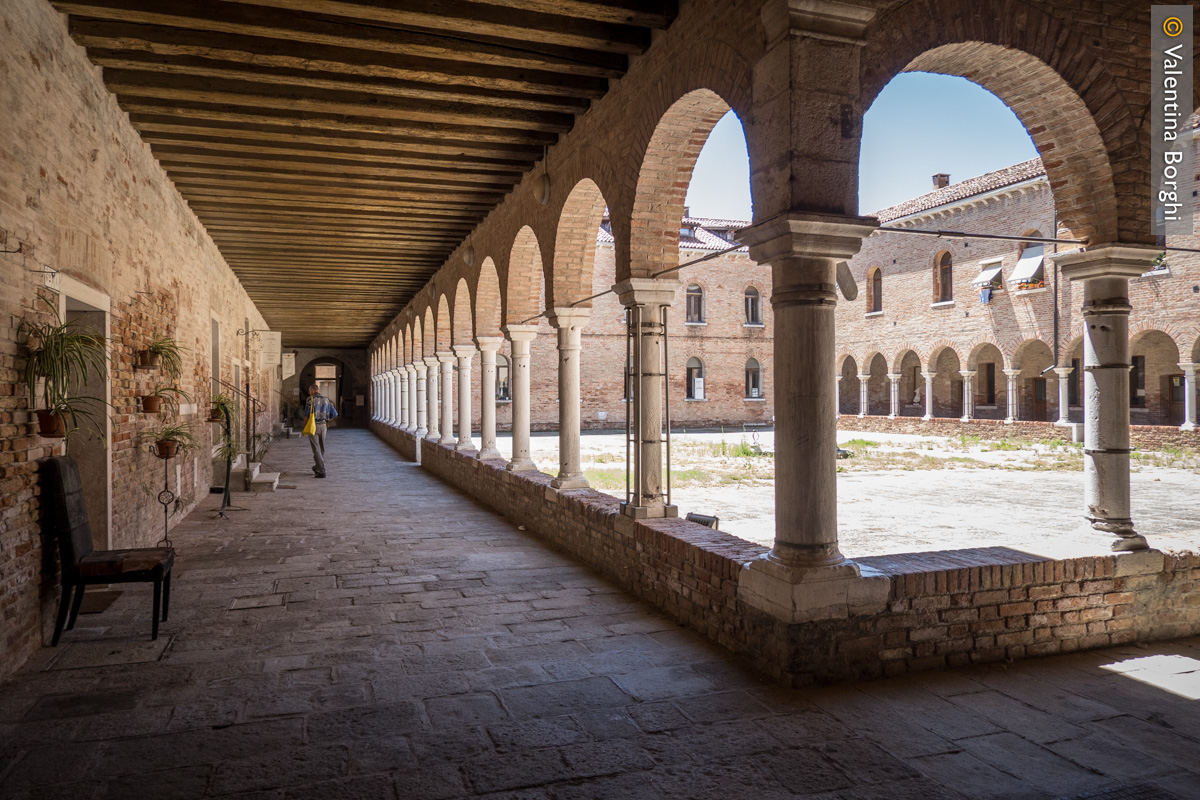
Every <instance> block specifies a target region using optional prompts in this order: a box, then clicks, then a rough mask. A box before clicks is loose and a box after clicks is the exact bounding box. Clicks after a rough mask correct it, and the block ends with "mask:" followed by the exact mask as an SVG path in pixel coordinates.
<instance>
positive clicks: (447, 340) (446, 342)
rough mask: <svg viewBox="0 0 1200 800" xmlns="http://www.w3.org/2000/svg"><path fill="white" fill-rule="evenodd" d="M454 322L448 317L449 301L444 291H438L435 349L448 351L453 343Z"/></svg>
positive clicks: (440, 351) (439, 351)
mask: <svg viewBox="0 0 1200 800" xmlns="http://www.w3.org/2000/svg"><path fill="white" fill-rule="evenodd" d="M453 338H454V323H453V320H451V318H450V302H449V300H448V299H447V298H446V295H445V293H444V292H443V293H439V295H438V300H437V342H436V345H435V348H434V349H435V351H436V352H438V353H449V352H450V346H451V345H452V344H453V343H454V342H453Z"/></svg>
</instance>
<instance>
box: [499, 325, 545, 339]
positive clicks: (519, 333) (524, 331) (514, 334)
mask: <svg viewBox="0 0 1200 800" xmlns="http://www.w3.org/2000/svg"><path fill="white" fill-rule="evenodd" d="M502 330H503V331H504V335H505V336H506V337H507V338H508V340H509V341H510V342H532V341H533V340H534V339H536V338H537V334H538V326H537V325H505V326H504V327H503V328H502Z"/></svg>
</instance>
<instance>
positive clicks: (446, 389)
mask: <svg viewBox="0 0 1200 800" xmlns="http://www.w3.org/2000/svg"><path fill="white" fill-rule="evenodd" d="M437 358H438V362H439V363H440V364H441V368H442V388H441V391H440V392H439V393H438V397H439V398H440V399H441V401H442V438H441V439H438V444H445V445H455V444H457V443H458V438H457V437H455V435H454V353H438V354H437Z"/></svg>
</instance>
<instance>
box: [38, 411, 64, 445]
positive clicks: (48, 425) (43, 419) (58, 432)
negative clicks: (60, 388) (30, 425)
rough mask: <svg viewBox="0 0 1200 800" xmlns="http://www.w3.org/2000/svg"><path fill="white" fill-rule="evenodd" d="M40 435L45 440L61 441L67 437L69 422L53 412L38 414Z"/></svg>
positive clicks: (40, 412)
mask: <svg viewBox="0 0 1200 800" xmlns="http://www.w3.org/2000/svg"><path fill="white" fill-rule="evenodd" d="M37 419H38V435H39V436H41V437H42V438H43V439H61V438H63V437H64V436H66V435H67V421H66V420H65V419H63V415H62V414H56V413H55V412H53V411H41V410H39V411H38V412H37Z"/></svg>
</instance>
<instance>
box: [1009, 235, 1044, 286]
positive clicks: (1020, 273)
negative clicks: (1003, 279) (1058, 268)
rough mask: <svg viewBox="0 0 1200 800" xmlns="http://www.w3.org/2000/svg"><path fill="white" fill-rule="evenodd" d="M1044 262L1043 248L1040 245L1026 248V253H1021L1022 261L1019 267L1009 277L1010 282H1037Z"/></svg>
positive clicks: (1019, 262) (1018, 263) (1018, 264)
mask: <svg viewBox="0 0 1200 800" xmlns="http://www.w3.org/2000/svg"><path fill="white" fill-rule="evenodd" d="M1042 260H1043V259H1042V246H1041V245H1040V244H1031V245H1029V246H1028V247H1026V248H1025V252H1023V253H1021V260H1020V261H1018V262H1017V267H1016V269H1014V270H1013V273H1012V275H1011V276H1009V280H1010V281H1012V282H1013V283H1020V282H1021V281H1031V280H1035V279H1036V278H1037V277H1038V275H1039V273H1041V271H1042Z"/></svg>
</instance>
